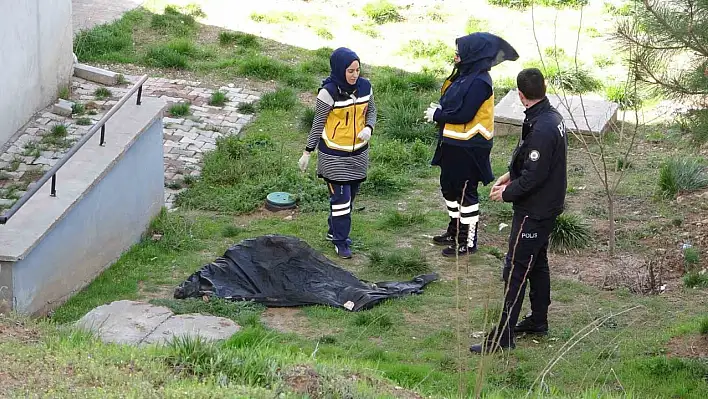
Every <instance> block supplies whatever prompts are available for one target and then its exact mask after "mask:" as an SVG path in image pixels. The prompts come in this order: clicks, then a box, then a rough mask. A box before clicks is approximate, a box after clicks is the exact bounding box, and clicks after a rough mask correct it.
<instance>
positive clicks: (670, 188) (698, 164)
mask: <svg viewBox="0 0 708 399" xmlns="http://www.w3.org/2000/svg"><path fill="white" fill-rule="evenodd" d="M705 187H708V173H707V172H706V167H705V165H704V164H703V160H701V159H700V158H681V159H675V158H674V159H669V160H668V161H666V162H664V163H663V164H662V165H661V168H660V169H659V192H660V193H661V194H662V195H663V196H665V197H667V198H669V197H676V196H677V195H678V194H681V193H688V192H691V191H696V190H700V189H703V188H705Z"/></svg>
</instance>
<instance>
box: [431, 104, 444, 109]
mask: <svg viewBox="0 0 708 399" xmlns="http://www.w3.org/2000/svg"><path fill="white" fill-rule="evenodd" d="M430 106H431V107H435V108H438V109H442V105H440V104H438V103H430Z"/></svg>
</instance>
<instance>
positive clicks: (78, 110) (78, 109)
mask: <svg viewBox="0 0 708 399" xmlns="http://www.w3.org/2000/svg"><path fill="white" fill-rule="evenodd" d="M84 113H86V106H85V105H83V104H81V103H74V104H73V105H72V106H71V114H72V115H82V114H84Z"/></svg>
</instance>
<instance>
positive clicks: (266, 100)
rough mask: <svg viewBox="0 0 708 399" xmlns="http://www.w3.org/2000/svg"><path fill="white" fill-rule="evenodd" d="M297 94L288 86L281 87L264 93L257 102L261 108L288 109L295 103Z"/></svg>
mask: <svg viewBox="0 0 708 399" xmlns="http://www.w3.org/2000/svg"><path fill="white" fill-rule="evenodd" d="M297 101H298V100H297V95H296V94H295V91H293V90H292V89H289V88H281V89H278V90H276V91H274V92H270V93H265V94H263V96H262V97H261V100H260V102H259V104H258V105H259V108H260V109H261V110H289V109H292V108H294V107H295V105H297Z"/></svg>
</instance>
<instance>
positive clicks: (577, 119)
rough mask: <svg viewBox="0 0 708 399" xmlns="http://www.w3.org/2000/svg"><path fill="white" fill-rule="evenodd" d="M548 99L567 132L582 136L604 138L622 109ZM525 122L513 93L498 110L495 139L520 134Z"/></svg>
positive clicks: (586, 99)
mask: <svg viewBox="0 0 708 399" xmlns="http://www.w3.org/2000/svg"><path fill="white" fill-rule="evenodd" d="M548 99H549V100H550V102H551V105H553V106H554V107H555V108H556V109H557V110H558V111H559V112H560V113H561V115H563V118H564V119H565V125H566V128H568V129H570V130H574V131H576V132H578V133H580V134H587V135H591V134H603V133H605V132H606V131H607V130H608V129H609V128H610V126H611V125H612V124H613V123H615V122H616V121H617V110H618V109H619V105H618V104H616V103H612V102H609V101H606V100H604V99H603V98H601V97H597V96H590V95H588V96H583V97H582V100H581V98H580V97H579V96H566V97H562V96H561V95H557V94H548ZM583 109H584V110H585V111H584V112H583ZM571 116H572V117H571ZM523 122H524V106H523V105H521V102H520V101H519V95H518V92H517V91H516V90H511V91H509V93H507V95H506V96H504V98H503V99H502V100H501V101H500V102H499V104H497V105H496V107H495V108H494V135H495V136H504V135H507V134H519V133H520V132H521V131H520V130H519V128H520V126H521V125H522V124H523Z"/></svg>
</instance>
